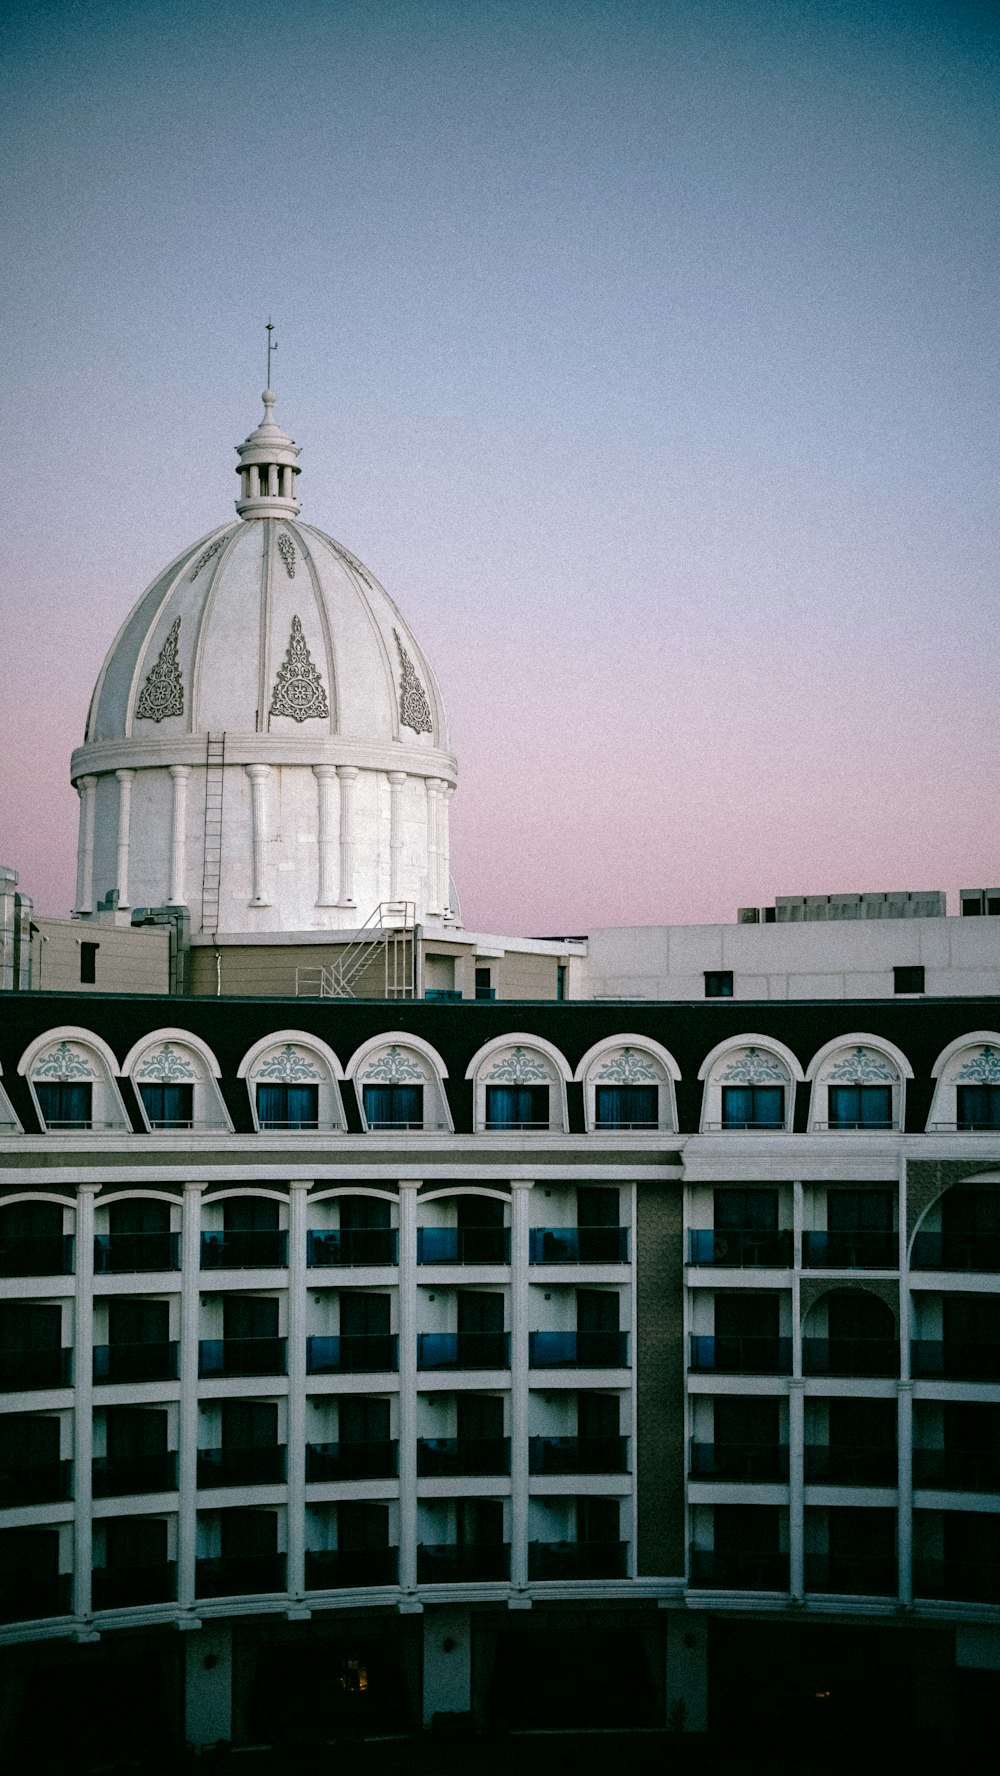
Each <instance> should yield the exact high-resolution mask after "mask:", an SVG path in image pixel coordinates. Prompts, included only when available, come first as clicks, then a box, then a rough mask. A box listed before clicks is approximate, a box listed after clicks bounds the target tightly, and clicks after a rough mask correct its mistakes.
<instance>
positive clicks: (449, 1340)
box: [417, 1332, 510, 1369]
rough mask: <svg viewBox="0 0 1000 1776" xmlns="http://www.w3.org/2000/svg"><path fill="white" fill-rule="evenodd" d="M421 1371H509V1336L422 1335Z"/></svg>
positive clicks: (419, 1337) (422, 1333)
mask: <svg viewBox="0 0 1000 1776" xmlns="http://www.w3.org/2000/svg"><path fill="white" fill-rule="evenodd" d="M417 1368H418V1369H509V1368H510V1333H509V1332H419V1333H418V1334H417Z"/></svg>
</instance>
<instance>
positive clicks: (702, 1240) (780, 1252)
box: [688, 1227, 793, 1270]
mask: <svg viewBox="0 0 1000 1776" xmlns="http://www.w3.org/2000/svg"><path fill="white" fill-rule="evenodd" d="M689 1242H690V1243H689V1246H688V1250H689V1252H690V1255H691V1259H690V1261H691V1263H692V1264H726V1265H730V1266H732V1268H733V1269H735V1270H753V1269H760V1268H762V1267H764V1266H767V1267H769V1268H771V1269H779V1270H787V1269H788V1268H789V1267H790V1266H791V1263H792V1256H793V1251H792V1234H791V1230H790V1229H787V1228H783V1227H775V1228H767V1229H765V1230H763V1231H761V1230H759V1229H750V1230H744V1229H736V1230H734V1231H729V1232H723V1231H721V1230H720V1229H718V1228H712V1227H707V1228H692V1229H691V1232H690V1235H689Z"/></svg>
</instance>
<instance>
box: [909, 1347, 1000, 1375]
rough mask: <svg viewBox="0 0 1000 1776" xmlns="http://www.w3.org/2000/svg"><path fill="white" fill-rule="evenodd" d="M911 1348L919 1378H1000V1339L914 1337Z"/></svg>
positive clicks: (912, 1358) (915, 1372)
mask: <svg viewBox="0 0 1000 1776" xmlns="http://www.w3.org/2000/svg"><path fill="white" fill-rule="evenodd" d="M910 1349H911V1363H912V1368H913V1374H914V1375H915V1376H916V1378H917V1379H918V1380H919V1381H934V1380H938V1381H942V1380H943V1381H1000V1343H996V1342H993V1341H990V1340H985V1339H984V1340H981V1341H980V1340H975V1339H970V1338H952V1339H949V1340H948V1341H947V1343H945V1342H943V1341H941V1340H940V1339H933V1338H931V1339H928V1338H915V1339H914V1340H913V1343H912V1345H911V1347H910Z"/></svg>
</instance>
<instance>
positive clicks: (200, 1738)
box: [184, 1622, 233, 1747]
mask: <svg viewBox="0 0 1000 1776" xmlns="http://www.w3.org/2000/svg"><path fill="white" fill-rule="evenodd" d="M184 1639H185V1643H186V1644H185V1648H184V1651H185V1654H186V1671H185V1683H184V1737H185V1739H186V1740H187V1743H188V1745H191V1746H198V1747H203V1746H208V1745H225V1744H227V1742H228V1741H229V1740H230V1739H231V1738H232V1736H233V1631H232V1629H231V1627H230V1626H229V1623H228V1622H212V1623H210V1624H209V1625H208V1626H207V1627H205V1628H203V1629H202V1631H201V1633H200V1634H186V1635H185V1636H184Z"/></svg>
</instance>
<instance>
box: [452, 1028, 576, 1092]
mask: <svg viewBox="0 0 1000 1776" xmlns="http://www.w3.org/2000/svg"><path fill="white" fill-rule="evenodd" d="M506 1048H523V1049H527V1050H529V1051H530V1050H531V1049H534V1050H535V1051H536V1053H538V1054H543V1055H545V1057H546V1059H547V1060H550V1061H551V1062H552V1065H553V1066H554V1067H555V1069H556V1072H557V1074H558V1075H559V1078H560V1079H561V1080H562V1081H563V1083H564V1084H566V1085H569V1083H570V1082H571V1080H572V1078H573V1075H572V1073H571V1072H570V1066H569V1062H568V1061H567V1059H566V1056H565V1055H564V1054H563V1053H562V1051H561V1050H560V1049H558V1048H556V1045H555V1043H554V1042H549V1041H547V1040H546V1038H545V1037H544V1036H529V1035H528V1034H527V1032H526V1031H524V1030H512V1031H510V1033H509V1034H508V1035H506V1036H494V1037H493V1039H492V1041H490V1042H484V1044H483V1046H482V1048H477V1050H476V1052H475V1054H474V1055H473V1057H472V1059H471V1061H470V1062H469V1065H468V1066H467V1067H466V1069H465V1077H466V1079H475V1077H476V1075H477V1074H478V1072H479V1070H480V1068H481V1067H483V1066H485V1064H486V1062H487V1061H488V1060H489V1058H490V1056H491V1055H495V1054H499V1053H500V1051H501V1050H502V1049H506Z"/></svg>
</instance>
